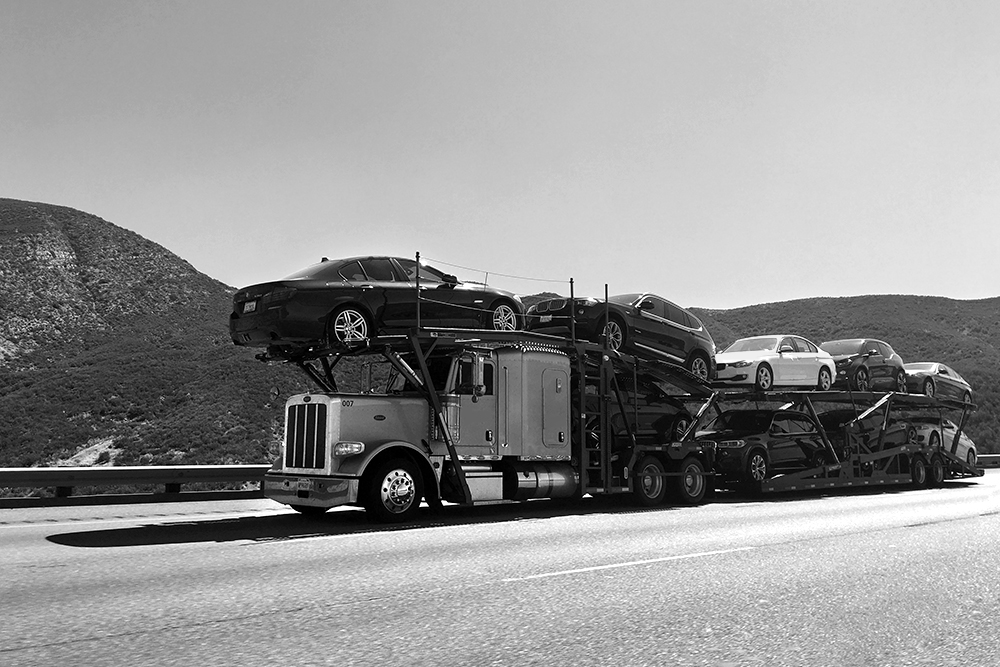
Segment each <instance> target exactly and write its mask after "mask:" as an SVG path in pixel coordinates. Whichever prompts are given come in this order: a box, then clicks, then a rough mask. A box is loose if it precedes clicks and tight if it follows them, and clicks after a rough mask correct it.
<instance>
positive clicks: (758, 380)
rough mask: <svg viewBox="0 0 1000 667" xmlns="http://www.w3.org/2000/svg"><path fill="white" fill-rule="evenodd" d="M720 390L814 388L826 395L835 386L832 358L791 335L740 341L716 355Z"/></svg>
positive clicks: (808, 342) (801, 338)
mask: <svg viewBox="0 0 1000 667" xmlns="http://www.w3.org/2000/svg"><path fill="white" fill-rule="evenodd" d="M715 369H716V377H715V384H716V385H718V386H723V387H726V386H752V387H754V388H755V389H758V390H761V391H768V390H770V389H773V388H774V387H780V386H785V387H815V388H816V389H820V390H822V391H827V390H829V389H830V387H831V386H832V384H833V377H834V375H835V374H836V366H835V365H834V363H833V357H831V356H830V355H829V354H827V353H826V352H824V351H823V350H821V349H819V348H818V347H817V346H816V345H815V344H814V343H812V342H810V341H809V340H807V339H805V338H803V337H802V336H795V335H789V334H769V335H764V336H753V337H751V338H741V339H739V340H737V341H735V342H734V343H733V344H732V345H730V346H729V347H727V348H726V349H725V350H723V351H722V352H719V353H718V354H716V355H715Z"/></svg>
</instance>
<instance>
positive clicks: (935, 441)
mask: <svg viewBox="0 0 1000 667" xmlns="http://www.w3.org/2000/svg"><path fill="white" fill-rule="evenodd" d="M927 444H928V445H929V446H930V448H931V449H937V448H938V447H940V446H941V436H939V435H938V434H937V431H932V432H931V437H929V438H928V439H927Z"/></svg>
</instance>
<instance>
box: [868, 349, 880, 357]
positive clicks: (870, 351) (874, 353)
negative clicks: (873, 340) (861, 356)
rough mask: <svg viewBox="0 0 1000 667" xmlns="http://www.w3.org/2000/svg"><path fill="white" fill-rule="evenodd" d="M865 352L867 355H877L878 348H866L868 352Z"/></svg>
mask: <svg viewBox="0 0 1000 667" xmlns="http://www.w3.org/2000/svg"><path fill="white" fill-rule="evenodd" d="M866 354H867V355H868V356H869V357H874V356H876V355H878V350H868V352H866Z"/></svg>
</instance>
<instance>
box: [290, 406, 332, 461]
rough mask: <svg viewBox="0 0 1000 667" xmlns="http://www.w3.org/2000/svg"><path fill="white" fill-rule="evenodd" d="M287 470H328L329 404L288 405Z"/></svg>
mask: <svg viewBox="0 0 1000 667" xmlns="http://www.w3.org/2000/svg"><path fill="white" fill-rule="evenodd" d="M285 467H286V468H324V467H326V404H325V403H306V404H300V405H290V406H288V426H287V427H286V428H285Z"/></svg>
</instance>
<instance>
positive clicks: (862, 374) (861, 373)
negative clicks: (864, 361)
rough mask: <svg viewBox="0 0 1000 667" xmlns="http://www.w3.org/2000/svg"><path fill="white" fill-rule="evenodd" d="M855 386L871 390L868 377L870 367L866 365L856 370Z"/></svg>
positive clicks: (861, 389) (858, 388) (858, 389)
mask: <svg viewBox="0 0 1000 667" xmlns="http://www.w3.org/2000/svg"><path fill="white" fill-rule="evenodd" d="M854 388H855V389H856V390H857V391H869V390H871V384H870V378H869V377H868V369H867V368H865V367H864V366H862V367H861V368H859V369H858V370H856V371H854Z"/></svg>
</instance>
